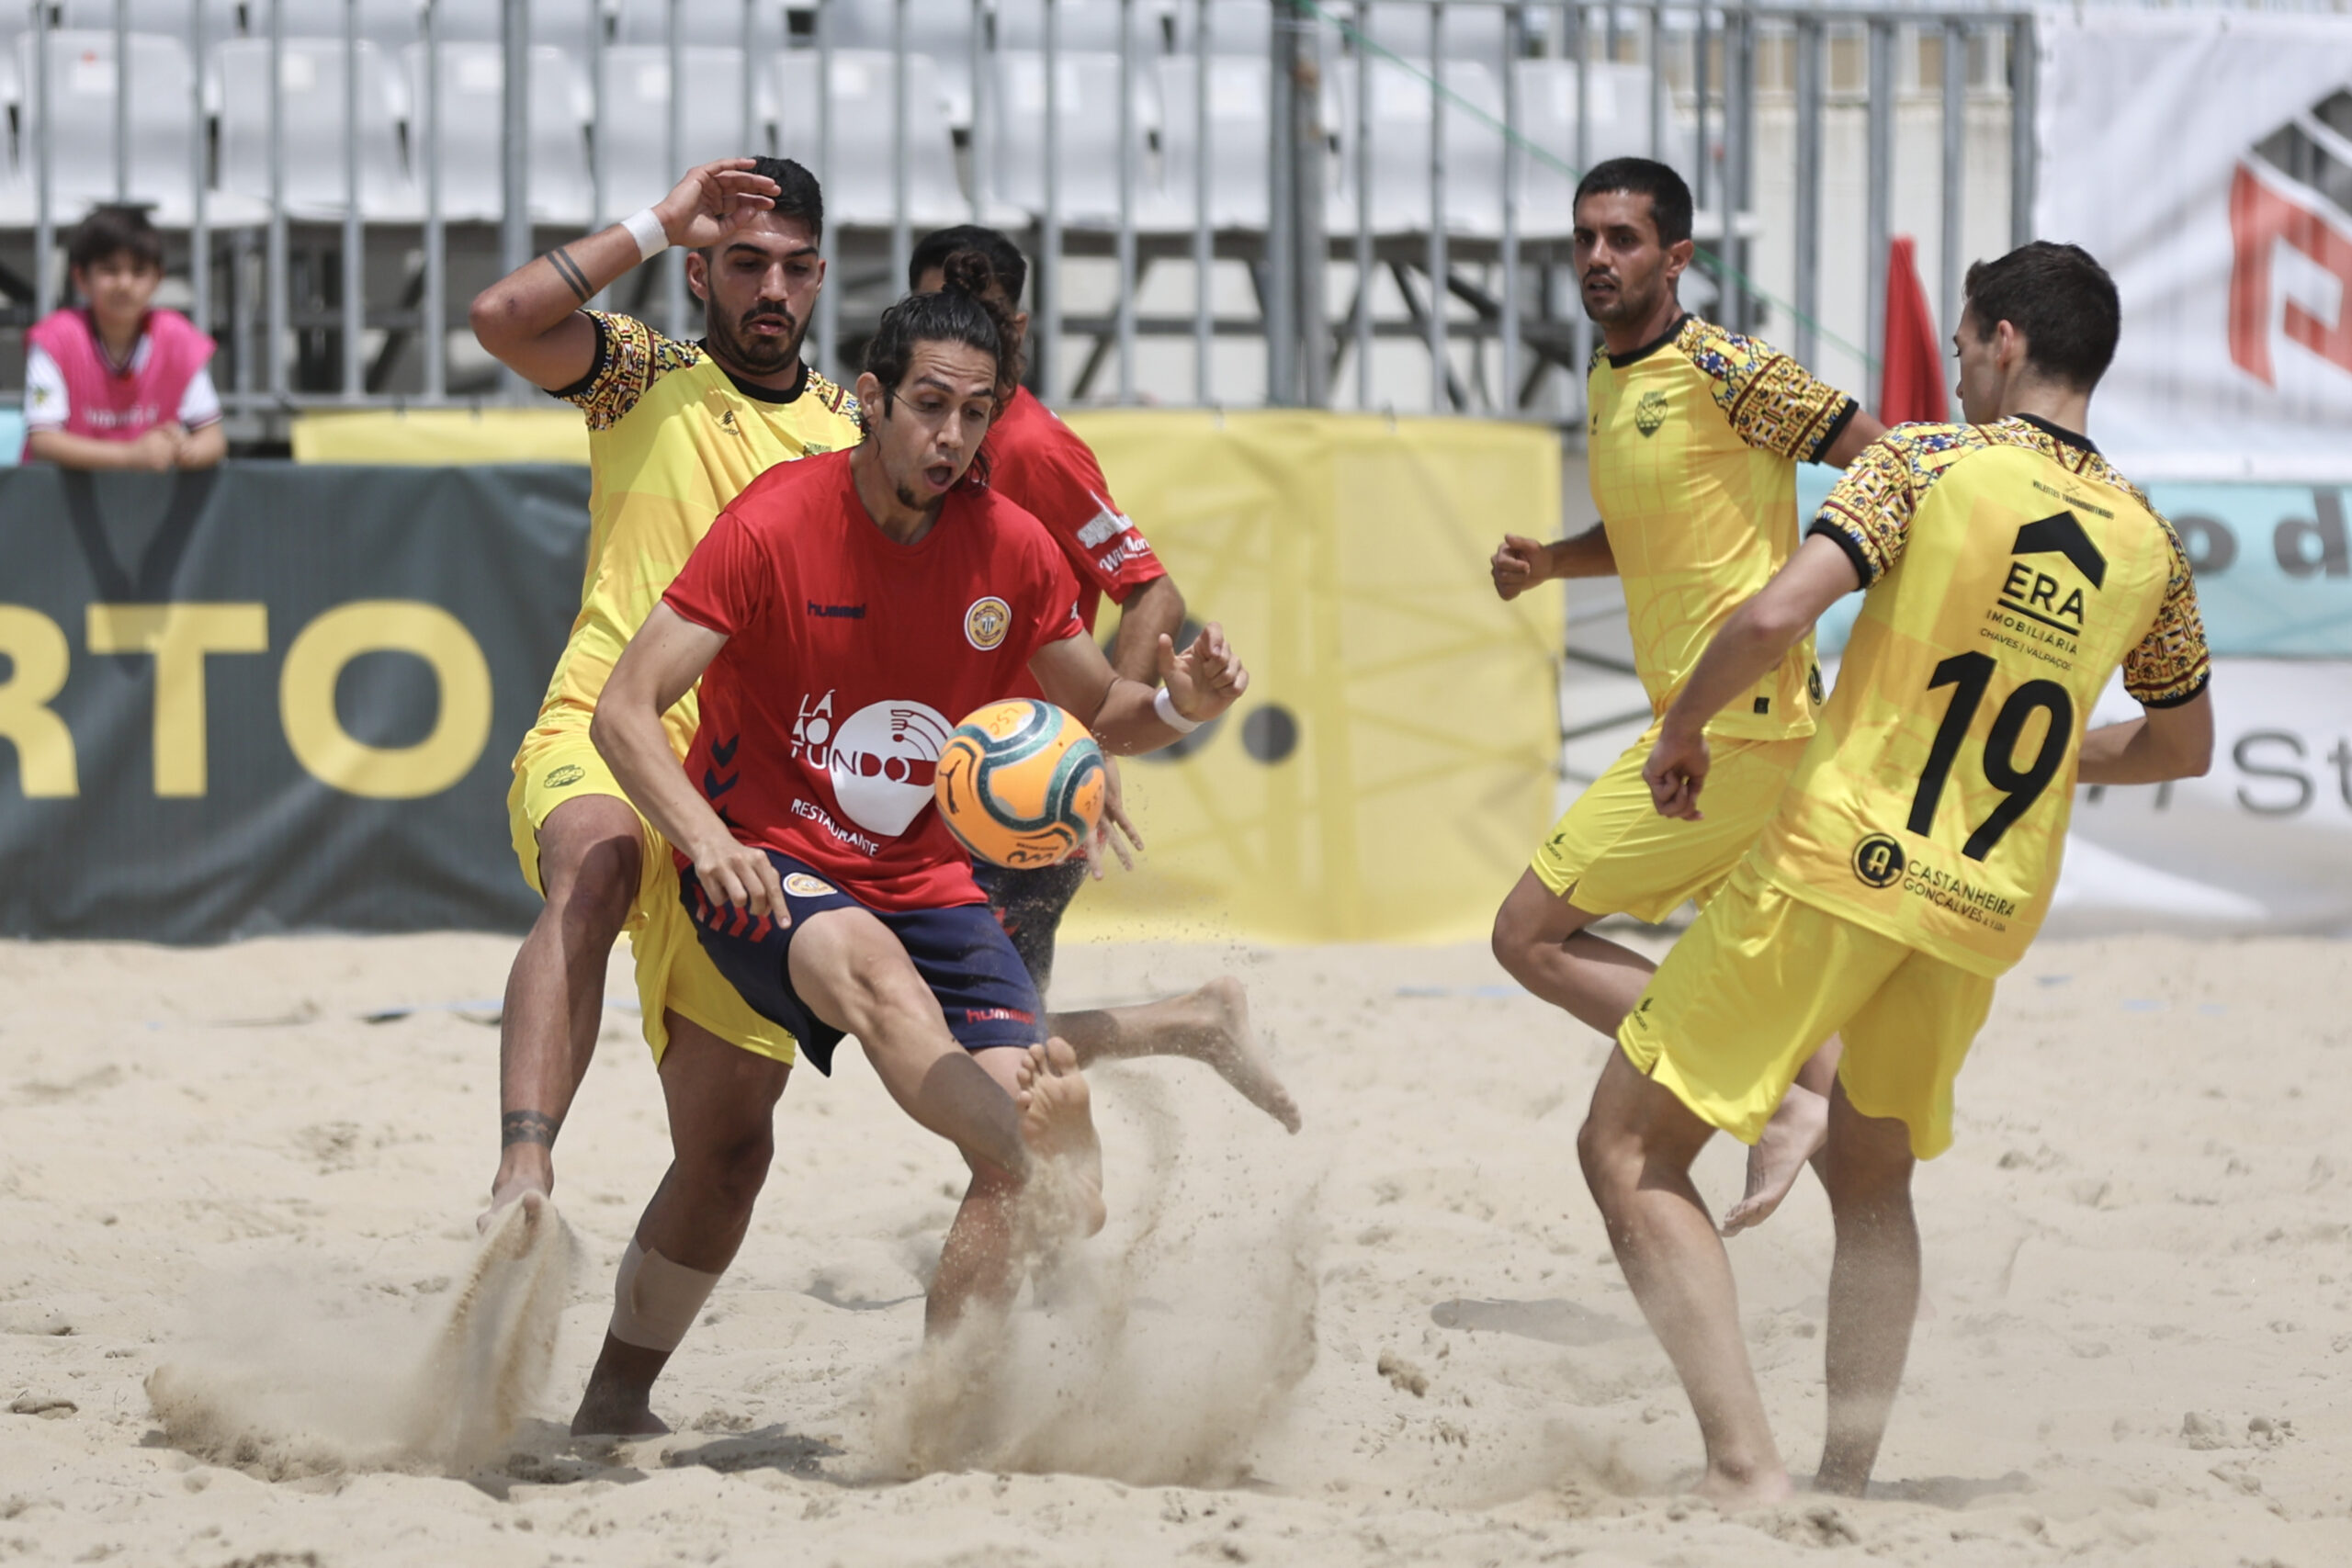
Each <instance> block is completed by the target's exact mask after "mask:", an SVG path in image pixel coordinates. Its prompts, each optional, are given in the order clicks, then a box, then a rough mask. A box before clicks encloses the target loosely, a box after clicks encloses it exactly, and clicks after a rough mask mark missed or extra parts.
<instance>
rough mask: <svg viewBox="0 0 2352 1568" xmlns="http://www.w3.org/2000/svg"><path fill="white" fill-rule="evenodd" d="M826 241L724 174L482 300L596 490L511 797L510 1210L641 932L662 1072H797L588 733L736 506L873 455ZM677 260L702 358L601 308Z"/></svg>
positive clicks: (646, 1005) (679, 748)
mask: <svg viewBox="0 0 2352 1568" xmlns="http://www.w3.org/2000/svg"><path fill="white" fill-rule="evenodd" d="M824 221H825V218H824V201H823V197H822V195H821V193H820V191H819V190H818V188H817V182H816V180H815V179H813V178H812V177H811V176H810V175H809V172H808V171H807V170H806V169H803V168H802V167H801V166H800V165H799V164H794V163H790V162H788V161H785V160H781V159H775V158H759V159H752V158H730V159H725V160H722V161H720V162H718V163H715V164H705V165H704V166H702V167H701V168H698V169H695V170H693V171H691V172H690V173H688V174H687V175H686V176H685V178H684V179H683V180H681V181H679V182H678V186H677V188H675V189H674V190H673V191H671V192H670V194H669V195H668V196H666V197H662V200H661V201H659V202H658V203H656V204H655V205H654V206H652V207H650V208H648V209H645V210H644V211H642V212H639V213H638V214H637V215H636V216H635V217H633V218H630V219H628V220H626V221H624V222H621V223H616V224H615V225H613V226H612V227H611V228H609V229H605V230H604V231H601V232H598V233H594V234H591V235H589V236H587V237H586V238H584V239H581V240H575V241H573V242H572V243H570V244H568V245H559V246H558V247H556V248H555V249H554V250H552V251H550V252H548V254H546V255H544V256H541V257H539V258H538V259H537V260H535V261H533V262H531V263H530V264H528V265H526V266H524V267H522V268H520V269H519V270H517V271H516V272H515V273H514V274H513V275H511V276H508V277H506V278H504V279H503V280H502V281H500V282H498V283H496V284H493V285H492V286H491V287H490V288H487V289H485V290H484V291H483V292H482V293H481V296H480V297H479V298H478V299H475V300H474V305H473V328H474V335H475V336H476V337H477V338H479V339H480V340H481V344H482V346H483V347H485V348H487V349H489V350H490V352H491V353H492V354H494V355H497V356H498V358H499V359H500V360H502V361H503V363H505V364H506V365H508V366H510V367H513V368H514V369H515V370H516V371H519V372H520V373H521V374H522V375H523V376H524V377H525V378H526V379H528V380H530V381H531V382H533V383H535V384H536V385H537V386H540V387H543V388H546V389H548V391H550V392H552V393H553V394H554V395H555V396H557V397H559V398H561V399H563V400H566V401H568V402H571V403H573V404H575V405H577V406H578V407H579V408H580V410H581V411H582V413H584V414H585V415H586V416H587V423H588V461H589V468H590V472H591V474H592V475H593V477H594V490H593V491H592V492H591V493H590V496H589V502H588V510H589V519H590V529H589V537H588V565H587V574H586V579H585V581H584V582H583V584H582V591H581V598H580V615H579V618H578V619H577V620H575V621H574V622H573V623H572V627H571V638H570V640H569V641H568V642H567V643H566V644H565V647H564V650H563V655H562V657H561V658H560V660H557V663H556V668H555V673H554V675H553V677H552V678H551V679H549V681H548V690H547V696H546V699H545V701H544V702H543V703H542V704H541V705H540V709H539V718H538V722H537V725H535V726H534V727H533V728H532V730H531V733H530V734H529V735H528V736H527V737H526V739H524V742H523V746H522V750H520V751H518V752H517V753H516V754H515V784H514V787H513V789H512V790H511V791H510V793H509V794H508V795H507V810H508V814H509V821H510V825H511V827H512V829H513V833H514V840H515V856H516V858H517V859H518V860H519V861H521V863H522V867H523V875H524V877H525V878H526V880H528V881H529V883H530V884H531V886H533V887H534V888H535V889H537V891H538V892H539V893H540V894H541V895H542V896H544V897H545V898H546V900H547V903H546V906H545V907H544V908H542V909H541V910H540V912H539V917H538V919H537V920H536V921H534V922H533V924H532V926H531V931H530V934H529V935H528V936H526V938H525V939H524V941H523V945H522V948H521V950H520V951H519V952H517V953H516V954H515V967H514V970H513V972H512V973H511V974H510V975H509V976H508V977H507V982H506V1004H505V1010H504V1014H503V1019H502V1021H501V1025H500V1032H499V1109H500V1112H501V1118H500V1131H501V1141H502V1145H503V1147H502V1150H501V1153H500V1156H499V1164H498V1174H497V1177H496V1179H495V1180H494V1181H493V1182H492V1189H491V1191H492V1197H491V1204H492V1213H495V1212H496V1211H497V1210H499V1209H501V1208H503V1207H504V1206H505V1205H506V1204H508V1203H511V1202H513V1201H515V1199H517V1198H519V1197H521V1196H522V1195H524V1194H525V1193H526V1192H537V1193H539V1194H542V1195H544V1194H547V1193H548V1192H550V1191H552V1190H553V1189H554V1186H555V1166H554V1145H555V1138H556V1134H557V1132H558V1130H559V1129H560V1128H561V1126H562V1125H563V1119H564V1115H565V1113H566V1112H567V1111H569V1110H570V1109H571V1099H572V1095H573V1093H574V1092H575V1091H576V1090H577V1089H578V1088H579V1085H580V1080H581V1077H582V1075H584V1074H585V1073H586V1072H587V1070H588V1063H589V1060H590V1057H591V1056H592V1055H593V1054H594V1051H595V1048H596V1033H597V1030H598V1027H599V1024H600V1022H601V1020H602V1017H603V1011H604V1005H605V959H606V956H607V955H608V954H609V953H611V952H612V947H613V941H614V939H615V938H616V937H617V936H618V935H619V934H620V933H621V931H624V930H626V931H628V933H629V946H630V949H631V951H632V952H633V953H634V954H635V957H636V963H637V988H638V997H639V1001H640V1003H641V1004H642V1008H643V1016H644V1028H645V1038H646V1042H647V1043H649V1044H650V1045H651V1046H652V1048H653V1054H654V1059H655V1061H656V1062H657V1063H659V1062H661V1061H662V1058H663V1055H664V1053H665V1052H666V1051H667V1050H669V1049H670V1048H671V1047H672V1046H673V1045H674V1044H675V1043H676V1042H677V1041H678V1040H680V1039H681V1038H685V1037H689V1036H691V1037H693V1038H695V1039H696V1040H697V1041H698V1042H700V1043H702V1044H704V1045H705V1046H710V1047H718V1048H734V1047H741V1049H742V1050H746V1051H752V1052H758V1053H764V1054H765V1055H769V1056H771V1057H774V1058H775V1059H777V1060H781V1061H789V1060H791V1053H792V1040H791V1037H790V1036H789V1035H788V1034H787V1033H786V1032H784V1031H783V1030H782V1029H779V1028H778V1027H777V1026H776V1025H775V1023H773V1022H771V1021H769V1020H767V1019H763V1018H762V1017H761V1016H760V1015H759V1014H758V1013H756V1012H754V1011H752V1009H751V1008H749V1007H748V1006H746V1005H745V1004H744V1002H743V999H742V998H741V997H740V996H738V995H737V994H736V992H735V988H734V987H732V986H729V984H727V982H726V981H725V980H723V979H721V978H720V977H719V976H718V971H716V970H715V969H713V968H712V967H711V964H710V961H709V959H708V958H707V957H706V956H705V955H704V953H703V951H702V948H701V946H700V944H699V943H697V942H695V938H694V931H693V926H692V924H691V922H689V921H688V920H687V919H685V918H684V915H683V913H682V912H681V911H680V910H679V908H678V899H677V874H676V870H675V868H674V867H673V864H672V863H671V858H670V851H669V846H668V845H666V844H665V843H663V842H662V840H661V838H660V836H659V835H658V834H657V833H655V832H654V830H653V829H652V828H651V827H650V826H649V825H648V824H647V822H646V821H645V819H644V818H641V817H640V816H639V815H638V813H637V811H636V809H635V808H634V807H631V806H630V805H629V802H628V796H627V795H624V794H623V793H622V790H621V787H620V784H618V783H617V782H616V780H615V779H614V777H613V775H612V772H611V770H610V769H608V768H606V767H605V763H604V761H603V759H602V758H600V757H599V756H598V755H597V754H596V749H595V747H594V745H593V744H591V742H590V740H589V738H588V727H589V720H590V717H591V716H593V715H594V712H595V709H596V704H597V701H598V699H599V697H600V696H601V695H602V694H603V691H604V687H605V678H606V676H607V675H608V674H610V672H611V671H612V668H613V663H614V661H615V660H617V659H618V658H619V657H620V653H621V649H622V648H623V647H625V646H626V645H627V644H628V639H629V637H631V636H632V635H633V634H634V633H635V632H636V630H637V628H638V626H639V624H640V623H641V622H642V621H643V620H644V619H645V616H646V613H647V612H648V611H650V609H652V608H653V606H654V604H657V603H658V602H659V601H660V599H661V597H662V591H663V590H664V589H666V588H668V587H669V585H670V580H671V578H672V577H673V576H675V575H676V573H677V570H678V569H679V568H680V567H681V566H683V565H684V564H685V560H686V557H687V555H688V554H689V552H691V551H692V550H693V549H694V547H695V543H696V542H697V541H699V540H700V539H701V538H702V536H703V534H704V532H705V531H706V530H707V529H708V528H709V526H710V523H711V519H712V518H714V517H716V516H717V515H718V509H719V508H720V507H722V506H724V505H725V504H727V502H729V501H731V500H732V499H734V497H735V495H736V494H737V492H739V491H741V490H742V488H743V487H744V486H745V485H747V484H749V483H751V482H752V479H754V478H756V477H757V476H758V475H760V474H761V473H763V472H764V471H766V470H767V469H768V468H772V467H774V466H775V464H778V463H783V462H788V461H790V460H792V459H794V458H797V457H803V456H805V455H808V454H810V453H818V452H828V451H835V450H842V449H846V448H848V447H851V446H855V445H856V444H857V439H858V427H857V419H856V412H855V410H854V407H853V406H852V404H851V401H850V399H849V395H848V393H847V392H846V391H844V390H843V389H841V388H839V387H836V386H834V385H833V384H832V383H831V382H830V381H828V380H826V379H825V378H823V377H821V376H820V375H818V374H817V373H816V372H815V371H814V370H812V369H811V368H809V366H808V364H807V363H806V362H804V361H803V360H802V358H801V357H800V344H801V339H802V337H803V336H804V335H805V333H807V331H808V325H809V313H810V311H811V310H813V309H814V307H815V304H816V300H817V293H818V290H819V289H820V288H822V287H823V284H824V278H825V263H824V260H823V257H822V256H821V255H820V253H819V249H818V247H819V245H820V243H822V241H823V239H824ZM673 244H674V245H682V246H685V247H687V248H688V254H687V255H686V258H685V266H686V284H687V287H688V288H690V289H691V290H692V291H693V292H694V294H695V297H696V298H697V299H699V300H700V301H701V302H702V306H703V334H704V335H703V337H702V340H701V341H700V342H698V343H678V342H675V341H673V340H672V339H670V338H667V337H664V336H662V334H661V333H657V332H655V331H654V330H653V329H652V328H650V327H649V326H647V325H646V324H645V323H644V322H643V321H637V320H635V319H634V318H632V317H629V316H625V315H616V314H611V313H607V312H604V311H595V310H587V309H585V307H586V305H587V303H588V301H589V300H590V299H593V298H594V297H595V295H596V294H597V293H598V292H599V291H600V290H602V289H604V288H607V287H608V286H610V285H611V284H612V283H614V282H615V281H616V280H617V279H619V278H621V277H622V276H626V275H627V274H628V272H629V271H630V269H632V268H634V267H636V266H638V265H640V264H641V263H644V262H647V261H650V260H651V259H652V258H653V257H654V256H655V255H657V254H660V253H661V252H662V250H663V249H665V248H667V247H668V246H670V245H673ZM662 722H663V727H664V730H665V732H666V733H667V735H668V737H669V745H670V748H671V750H672V751H673V752H674V753H675V754H677V755H679V756H684V754H685V750H686V745H687V743H688V742H689V741H690V740H691V739H693V737H694V733H695V695H694V694H693V693H692V692H686V693H683V694H681V695H680V696H679V699H678V700H677V702H676V703H674V704H673V705H671V706H670V707H669V708H668V710H667V712H666V713H665V714H664V715H663V720H662ZM488 1220H489V1215H487V1214H485V1215H484V1216H483V1222H484V1224H487V1223H488Z"/></svg>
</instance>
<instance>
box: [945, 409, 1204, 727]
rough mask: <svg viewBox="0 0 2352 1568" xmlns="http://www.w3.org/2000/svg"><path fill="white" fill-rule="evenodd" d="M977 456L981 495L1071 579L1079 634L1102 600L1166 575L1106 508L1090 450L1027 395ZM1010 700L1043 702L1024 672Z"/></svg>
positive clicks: (1104, 488)
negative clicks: (1057, 553) (984, 478)
mask: <svg viewBox="0 0 2352 1568" xmlns="http://www.w3.org/2000/svg"><path fill="white" fill-rule="evenodd" d="M981 450H982V451H984V452H985V453H986V454H987V455H988V461H989V489H990V490H993V491H997V492H998V493H1000V494H1001V495H1002V496H1004V497H1005V498H1006V499H1007V500H1009V501H1011V502H1013V503H1014V504H1015V505H1017V506H1019V507H1021V508H1022V509H1023V511H1025V512H1028V513H1032V514H1033V515H1035V517H1036V519H1037V521H1039V522H1040V523H1043V524H1044V525H1046V533H1048V534H1050V535H1052V536H1053V539H1054V543H1055V544H1057V545H1059V546H1060V547H1061V550H1062V555H1063V557H1064V558H1065V559H1067V560H1068V561H1069V568H1070V570H1072V571H1074V572H1076V573H1077V574H1078V615H1079V619H1080V620H1082V621H1084V622H1085V623H1086V629H1087V630H1089V631H1092V630H1093V629H1094V616H1095V613H1096V612H1097V611H1098V610H1099V609H1101V607H1102V604H1103V595H1104V594H1105V593H1107V594H1109V595H1110V596H1111V602H1112V603H1113V604H1125V603H1126V602H1127V596H1128V595H1129V594H1131V593H1133V592H1135V591H1136V589H1138V588H1141V587H1142V586H1143V585H1144V584H1145V583H1147V582H1149V581H1152V579H1154V578H1158V577H1165V576H1167V575H1168V569H1167V568H1166V567H1164V566H1162V565H1160V564H1159V557H1158V556H1156V555H1154V554H1152V551H1151V542H1150V541H1149V540H1148V539H1146V538H1145V537H1144V536H1143V535H1142V533H1141V532H1140V531H1138V530H1137V529H1136V525H1135V524H1134V523H1133V522H1131V521H1129V520H1128V519H1127V517H1126V516H1125V514H1123V513H1121V512H1120V511H1119V508H1118V506H1117V505H1116V504H1115V503H1114V502H1113V501H1112V500H1111V486H1110V484H1109V483H1108V482H1107V481H1106V480H1105V479H1103V466H1102V465H1101V464H1100V463H1097V462H1096V461H1095V460H1094V453H1093V450H1092V449H1091V447H1089V446H1087V445H1086V443H1085V442H1083V441H1081V440H1080V439H1079V437H1078V433H1077V432H1076V431H1074V430H1072V429H1071V428H1070V427H1069V425H1067V424H1064V423H1062V422H1061V421H1060V420H1059V419H1058V418H1057V417H1055V414H1054V412H1053V411H1052V410H1051V409H1048V408H1047V407H1046V405H1045V404H1043V403H1041V402H1039V401H1038V400H1036V399H1035V398H1033V397H1031V396H1030V395H1029V389H1028V388H1026V387H1023V388H1020V389H1017V390H1015V391H1014V392H1013V394H1012V398H1011V400H1008V401H1007V402H1006V403H1005V405H1004V412H1003V413H1002V414H1001V415H999V416H998V418H997V422H996V423H995V424H994V425H992V426H990V427H989V438H988V442H987V444H986V445H985V446H983V447H982V448H981ZM1011 694H1012V695H1013V696H1016V697H1041V696H1043V695H1044V693H1042V692H1040V691H1039V690H1038V689H1037V683H1036V682H1035V680H1033V679H1032V678H1031V677H1030V674H1029V672H1028V671H1027V670H1025V669H1024V670H1023V671H1021V676H1020V679H1019V681H1018V682H1015V683H1014V685H1013V686H1012V691H1011Z"/></svg>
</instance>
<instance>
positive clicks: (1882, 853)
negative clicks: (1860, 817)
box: [1854, 833, 1904, 887]
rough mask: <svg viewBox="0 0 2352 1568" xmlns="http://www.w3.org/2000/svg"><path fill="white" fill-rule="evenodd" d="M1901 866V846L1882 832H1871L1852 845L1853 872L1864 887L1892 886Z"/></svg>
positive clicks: (1899, 873)
mask: <svg viewBox="0 0 2352 1568" xmlns="http://www.w3.org/2000/svg"><path fill="white" fill-rule="evenodd" d="M1903 866H1904V857H1903V846H1902V845H1901V844H1898V843H1896V842H1895V841H1894V840H1893V839H1891V838H1889V837H1888V836H1887V835H1885V834H1884V833H1872V834H1871V836H1870V837H1869V838H1867V839H1864V840H1862V841H1861V842H1860V843H1859V844H1856V845H1855V846H1854V874H1855V876H1857V877H1858V878H1860V880H1861V883H1862V885H1863V886H1866V887H1890V886H1894V882H1895V880H1896V879H1897V878H1899V877H1900V876H1902V874H1903Z"/></svg>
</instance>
